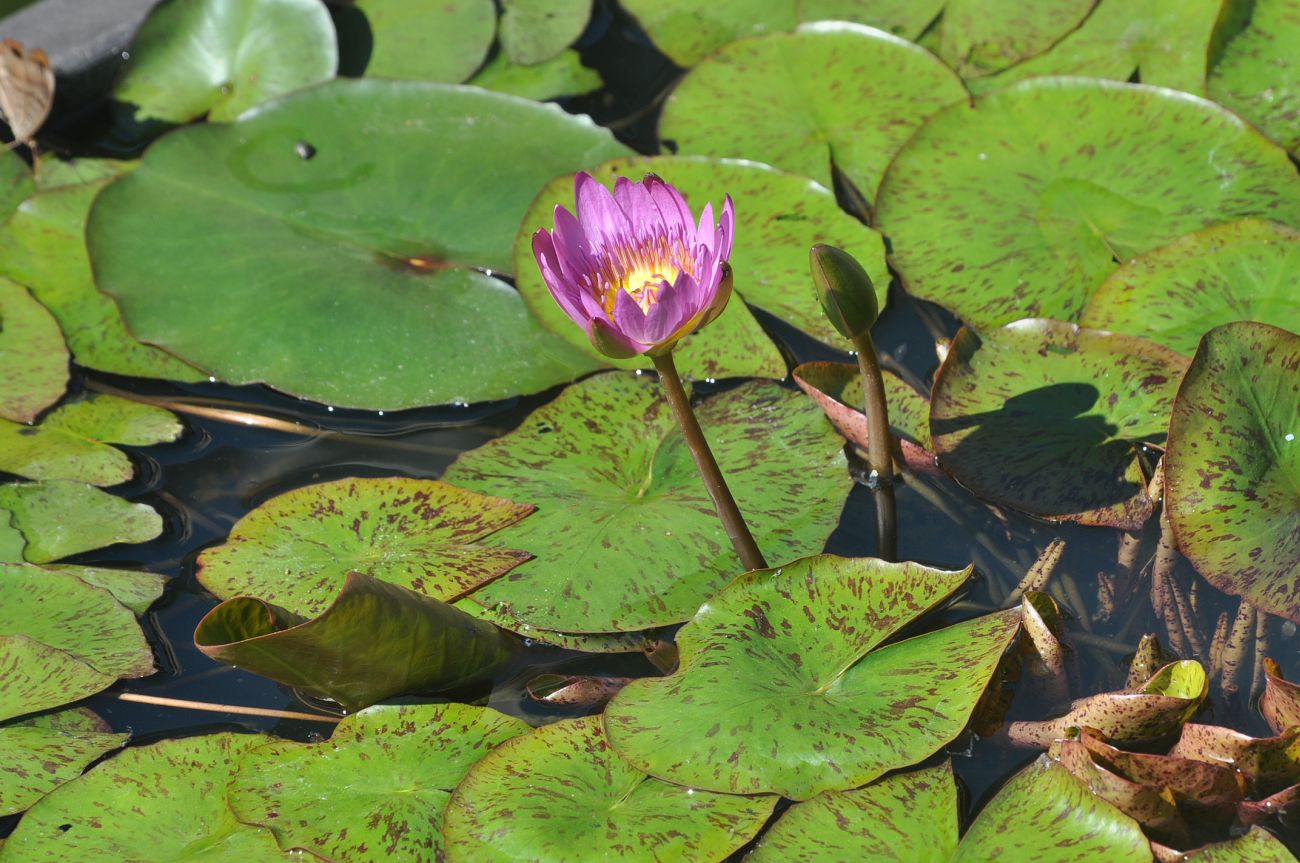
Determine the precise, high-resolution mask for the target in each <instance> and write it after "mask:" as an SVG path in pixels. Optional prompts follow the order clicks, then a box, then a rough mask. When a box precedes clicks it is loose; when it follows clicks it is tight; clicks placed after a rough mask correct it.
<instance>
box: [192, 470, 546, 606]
mask: <svg viewBox="0 0 1300 863" xmlns="http://www.w3.org/2000/svg"><path fill="white" fill-rule="evenodd" d="M532 511H533V507H532V506H531V505H529V504H516V503H511V502H510V501H508V500H504V499H502V498H498V497H487V496H485V495H481V494H476V493H474V492H472V491H465V490H464V489H460V488H456V487H455V486H452V485H448V484H447V483H445V482H439V481H437V480H421V479H405V478H402V477H383V478H377V479H357V478H352V479H340V480H334V481H333V482H326V483H319V484H317V485H309V486H305V487H303V488H299V489H294V490H293V491H289V492H285V493H284V494H281V495H277V496H276V497H273V498H271V499H270V500H268V501H266V502H265V503H263V504H262V505H261V506H259V507H257V508H256V509H254V510H253V511H252V512H250V513H248V514H247V515H245V516H244V517H243V518H241V519H240V520H239V521H238V522H236V523H235V526H234V527H232V528H231V529H230V536H229V537H227V539H226V542H225V543H224V544H223V545H219V546H216V547H214V548H209V549H207V550H206V551H204V552H203V553H202V554H201V555H199V561H198V562H199V581H200V582H201V583H202V584H203V586H204V587H206V588H207V589H208V590H210V591H212V592H213V593H214V594H216V596H217V597H218V598H220V599H232V598H234V597H236V596H254V597H257V598H258V599H262V600H265V601H267V602H270V603H273V604H275V605H278V606H280V607H281V608H284V609H287V610H288V611H290V612H293V613H294V614H300V615H315V614H319V613H320V612H322V611H324V610H325V609H326V608H327V607H328V606H329V605H330V603H332V602H333V601H334V598H335V596H336V595H337V594H338V592H339V588H340V587H341V586H342V585H343V579H344V577H345V576H346V575H347V574H348V573H349V572H360V573H364V574H365V575H369V576H373V577H375V578H379V579H382V580H384V581H387V582H389V583H391V584H397V585H401V586H402V587H405V588H409V589H410V590H413V591H415V592H416V593H422V594H424V595H426V596H430V597H433V598H434V599H441V600H445V601H451V600H453V599H455V598H457V597H459V596H462V595H464V594H465V593H468V592H469V591H472V590H473V589H475V588H477V587H479V586H481V585H483V584H484V583H486V582H488V581H491V580H492V579H494V578H497V577H498V576H500V575H502V574H503V573H505V572H509V571H510V570H511V569H512V568H514V567H516V566H518V565H519V564H520V563H522V562H523V561H525V560H527V559H528V558H529V557H530V555H529V554H528V552H525V551H515V550H512V549H507V548H490V547H486V546H484V545H482V544H480V542H479V540H481V539H483V538H484V537H486V536H488V535H489V534H492V533H495V532H496V531H498V530H500V529H502V528H503V527H507V526H509V525H512V524H514V523H515V522H517V521H519V520H520V519H521V518H524V517H525V516H527V515H528V514H529V513H531V512H532Z"/></svg>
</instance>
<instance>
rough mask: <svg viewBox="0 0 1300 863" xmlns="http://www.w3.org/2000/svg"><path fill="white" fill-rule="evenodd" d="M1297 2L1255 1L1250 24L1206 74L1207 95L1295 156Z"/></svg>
mask: <svg viewBox="0 0 1300 863" xmlns="http://www.w3.org/2000/svg"><path fill="white" fill-rule="evenodd" d="M1297 40H1300V3H1297V2H1296V0H1255V2H1254V3H1252V4H1251V12H1250V22H1249V24H1248V25H1247V26H1246V27H1245V28H1244V29H1242V30H1241V32H1239V33H1237V34H1236V35H1234V36H1233V37H1232V40H1231V41H1230V42H1228V44H1227V46H1226V47H1225V48H1224V50H1223V56H1222V57H1221V58H1219V62H1218V63H1217V64H1216V65H1215V67H1214V68H1213V69H1212V70H1210V96H1211V97H1213V99H1214V100H1215V101H1216V102H1222V103H1223V104H1224V105H1227V106H1228V107H1229V108H1231V109H1232V110H1234V111H1236V112H1237V113H1238V114H1240V115H1241V116H1243V117H1245V118H1246V119H1248V120H1250V121H1251V122H1252V123H1254V124H1255V125H1256V126H1258V127H1259V128H1260V129H1262V130H1263V131H1264V134H1266V135H1268V136H1269V137H1270V138H1272V139H1273V140H1274V141H1277V142H1278V143H1279V144H1281V145H1282V146H1283V147H1286V148H1287V149H1288V150H1290V151H1291V152H1292V153H1300V58H1297V56H1296V50H1295V46H1296V44H1297Z"/></svg>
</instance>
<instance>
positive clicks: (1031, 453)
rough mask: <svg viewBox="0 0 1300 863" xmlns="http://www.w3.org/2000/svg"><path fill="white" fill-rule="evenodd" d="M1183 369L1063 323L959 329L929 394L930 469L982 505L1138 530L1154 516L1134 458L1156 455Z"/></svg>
mask: <svg viewBox="0 0 1300 863" xmlns="http://www.w3.org/2000/svg"><path fill="white" fill-rule="evenodd" d="M1185 367H1186V360H1185V359H1184V358H1183V357H1181V356H1179V355H1178V354H1176V353H1174V352H1173V351H1171V350H1169V349H1168V348H1164V347H1161V346H1160V345H1156V344H1153V343H1151V342H1147V341H1144V340H1142V339H1136V338H1131V337H1128V336H1120V335H1114V334H1112V333H1106V332H1101V331H1098V330H1085V329H1080V328H1079V327H1077V326H1075V325H1073V324H1067V323H1062V322H1060V321H1050V320H1024V321H1017V322H1016V323H1013V324H1008V325H1007V326H1005V327H1001V328H998V329H995V330H989V331H987V332H986V333H985V334H984V336H983V337H981V336H979V335H977V334H976V333H975V332H974V331H973V330H969V329H963V330H961V331H960V332H959V333H958V334H957V337H956V338H954V339H953V342H952V346H951V347H950V348H949V351H948V357H947V359H945V360H944V363H943V365H942V366H941V367H940V368H939V372H938V374H937V375H936V377H935V382H934V394H933V397H932V401H931V405H930V431H931V434H932V435H933V437H934V448H935V452H936V453H937V454H938V456H939V464H940V465H941V466H942V467H943V468H944V469H945V470H947V471H948V472H950V473H951V474H952V475H953V476H954V477H956V478H957V480H958V481H959V482H961V483H962V484H963V485H965V486H966V487H967V488H969V489H970V490H971V491H973V492H974V493H975V494H977V495H979V496H980V497H982V498H984V499H986V500H991V501H994V502H996V503H999V504H1003V505H1006V506H1010V507H1013V508H1015V509H1019V510H1022V511H1024V512H1028V513H1031V514H1033V515H1037V516H1041V517H1044V518H1052V519H1060V520H1064V521H1076V522H1081V523H1083V524H1100V525H1110V526H1112V527H1120V528H1124V529H1126V530H1137V529H1139V528H1140V527H1141V526H1142V525H1143V524H1145V523H1146V521H1147V519H1148V518H1149V517H1150V516H1151V511H1152V501H1151V498H1150V496H1149V494H1148V492H1147V478H1146V477H1144V476H1143V473H1142V465H1141V461H1140V454H1141V448H1142V446H1143V444H1145V443H1155V444H1157V445H1159V444H1161V443H1163V439H1164V434H1165V428H1166V425H1167V423H1168V417H1169V411H1170V408H1171V405H1172V404H1173V400H1174V393H1175V390H1176V388H1177V386H1178V381H1179V378H1180V376H1181V375H1182V372H1183V369H1184V368H1185Z"/></svg>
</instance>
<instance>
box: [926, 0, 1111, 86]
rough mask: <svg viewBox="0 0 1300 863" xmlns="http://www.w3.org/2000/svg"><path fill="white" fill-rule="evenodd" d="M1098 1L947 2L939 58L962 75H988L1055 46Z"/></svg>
mask: <svg viewBox="0 0 1300 863" xmlns="http://www.w3.org/2000/svg"><path fill="white" fill-rule="evenodd" d="M1096 5H1097V0H1050V2H1044V0H1039V2H1034V3H1023V2H1021V0H947V2H946V3H945V4H944V8H943V18H942V20H941V21H940V22H939V31H940V34H939V56H940V57H942V58H943V61H944V62H945V63H947V64H948V65H949V66H951V67H952V68H954V69H956V70H957V72H958V73H959V74H960V75H962V77H967V78H974V77H978V76H980V75H987V74H989V73H991V72H996V71H998V70H999V69H1005V68H1006V67H1008V66H1014V65H1015V64H1016V63H1019V62H1020V61H1021V60H1025V59H1027V58H1029V57H1033V56H1034V55H1036V54H1041V53H1042V52H1043V51H1045V50H1047V49H1048V48H1050V47H1052V46H1053V45H1054V44H1056V42H1057V41H1058V40H1059V39H1060V38H1061V37H1062V36H1064V35H1065V34H1067V33H1069V32H1070V31H1071V30H1073V29H1074V28H1075V27H1077V26H1078V25H1079V22H1081V21H1083V20H1084V19H1085V18H1086V17H1087V16H1088V14H1089V13H1090V12H1092V11H1093V7H1094V6H1096Z"/></svg>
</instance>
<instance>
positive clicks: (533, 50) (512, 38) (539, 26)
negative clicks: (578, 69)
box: [501, 0, 591, 66]
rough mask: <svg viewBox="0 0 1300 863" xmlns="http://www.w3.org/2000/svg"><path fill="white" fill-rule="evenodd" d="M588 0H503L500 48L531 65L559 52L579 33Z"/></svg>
mask: <svg viewBox="0 0 1300 863" xmlns="http://www.w3.org/2000/svg"><path fill="white" fill-rule="evenodd" d="M590 17H591V0H502V3H501V51H502V53H504V54H505V55H506V56H507V57H509V58H510V62H512V63H518V64H519V65H521V66H532V65H535V64H537V63H542V62H545V61H547V60H550V59H552V58H554V57H556V56H558V55H559V53H560V52H561V51H563V50H564V49H565V48H568V47H569V46H570V45H572V44H573V42H574V41H575V40H576V39H577V38H578V37H579V36H581V35H582V31H583V30H584V29H585V28H586V26H587V19H588V18H590Z"/></svg>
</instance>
